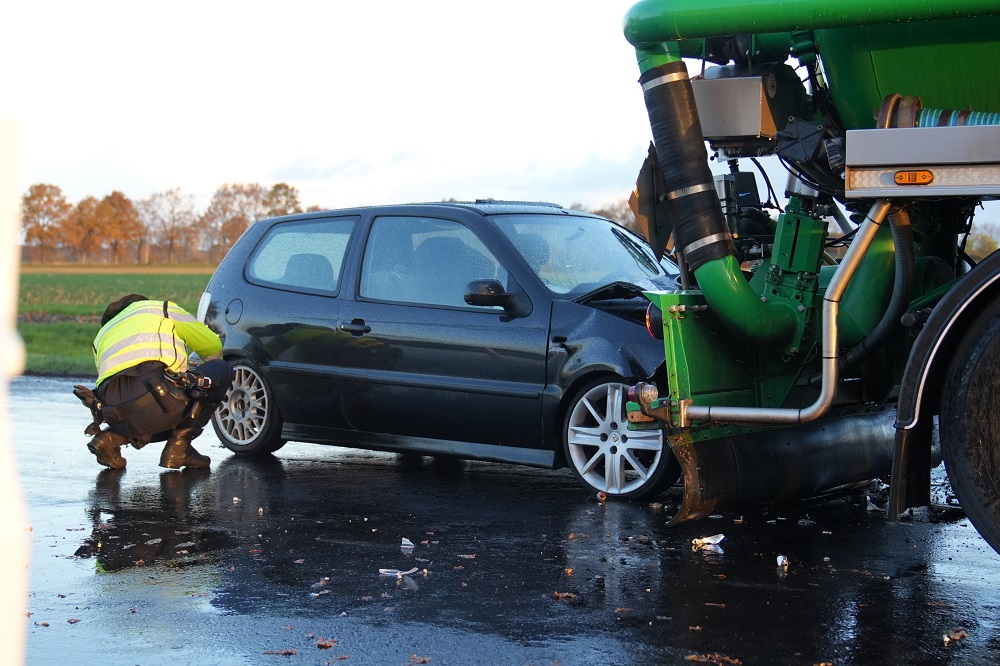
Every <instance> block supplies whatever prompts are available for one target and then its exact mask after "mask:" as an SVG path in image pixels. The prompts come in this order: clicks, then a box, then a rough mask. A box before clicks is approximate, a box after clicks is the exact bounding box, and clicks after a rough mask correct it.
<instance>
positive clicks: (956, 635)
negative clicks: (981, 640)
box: [944, 627, 969, 647]
mask: <svg viewBox="0 0 1000 666" xmlns="http://www.w3.org/2000/svg"><path fill="white" fill-rule="evenodd" d="M968 637H969V632H967V631H966V630H965V629H963V628H962V627H958V628H957V629H952V630H951V631H949V632H948V633H947V634H945V635H944V646H945V647H948V646H949V645H951V644H952V643H957V642H959V641H961V640H964V639H966V638H968Z"/></svg>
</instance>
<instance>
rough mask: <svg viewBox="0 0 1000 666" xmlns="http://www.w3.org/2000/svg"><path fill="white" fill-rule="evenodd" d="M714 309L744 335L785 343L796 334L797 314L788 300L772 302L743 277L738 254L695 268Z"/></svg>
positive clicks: (770, 343)
mask: <svg viewBox="0 0 1000 666" xmlns="http://www.w3.org/2000/svg"><path fill="white" fill-rule="evenodd" d="M694 275H695V278H696V279H697V280H698V286H699V288H700V289H701V291H702V294H704V296H705V300H706V301H707V302H708V305H709V307H710V308H711V311H712V312H713V313H714V314H715V316H716V317H717V318H718V319H719V321H721V322H722V324H723V325H724V326H725V327H726V328H727V329H729V331H731V332H732V333H733V334H734V335H737V336H739V338H740V339H742V340H744V341H746V342H749V343H751V344H756V345H760V346H768V347H781V346H783V345H785V344H787V343H788V342H789V341H790V340H791V339H792V338H793V337H794V336H795V332H796V328H797V325H798V323H797V317H796V316H795V312H794V310H792V307H791V306H790V305H788V304H787V303H769V302H767V300H766V299H765V298H761V297H760V296H758V295H757V294H756V293H755V292H754V291H753V289H751V287H750V284H749V283H748V282H747V281H746V279H745V278H744V277H743V273H742V271H741V270H740V266H739V263H738V262H737V261H736V257H734V256H732V255H729V256H726V257H722V258H721V259H714V260H712V261H709V262H708V263H706V264H704V265H702V266H700V267H699V268H698V270H696V271H695V272H694Z"/></svg>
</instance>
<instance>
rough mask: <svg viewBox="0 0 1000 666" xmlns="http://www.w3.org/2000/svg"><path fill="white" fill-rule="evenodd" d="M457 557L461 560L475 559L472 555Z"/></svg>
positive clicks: (473, 554)
mask: <svg viewBox="0 0 1000 666" xmlns="http://www.w3.org/2000/svg"><path fill="white" fill-rule="evenodd" d="M459 557H461V558H462V559H463V560H474V559H476V554H475V553H472V554H471V555H459Z"/></svg>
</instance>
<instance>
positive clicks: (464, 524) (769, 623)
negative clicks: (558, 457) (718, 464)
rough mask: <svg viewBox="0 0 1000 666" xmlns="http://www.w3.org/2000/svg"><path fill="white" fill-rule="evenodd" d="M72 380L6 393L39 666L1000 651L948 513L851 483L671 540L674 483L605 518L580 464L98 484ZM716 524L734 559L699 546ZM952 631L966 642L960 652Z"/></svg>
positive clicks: (442, 464) (318, 451)
mask: <svg viewBox="0 0 1000 666" xmlns="http://www.w3.org/2000/svg"><path fill="white" fill-rule="evenodd" d="M73 383H74V382H73V381H72V380H66V379H46V378H20V379H17V380H15V381H13V382H12V384H11V391H10V393H11V398H10V404H11V410H12V421H13V435H14V444H15V449H16V452H17V457H18V460H19V465H20V471H21V477H22V479H23V484H24V488H25V493H26V497H27V502H28V510H29V524H30V525H31V527H32V532H31V544H32V551H31V579H30V596H29V598H28V600H27V610H28V611H29V612H30V616H28V617H27V618H26V620H25V625H26V626H25V631H26V636H27V639H26V653H27V660H28V663H31V664H97V663H114V664H171V665H179V664H328V663H345V664H398V665H400V666H402V665H405V664H413V663H431V664H439V665H440V664H557V663H558V664H674V663H691V662H690V661H686V659H688V658H690V657H698V658H703V659H714V661H709V662H708V663H737V662H736V660H739V662H740V663H743V664H816V663H823V662H827V663H834V664H885V663H913V664H915V663H927V664H937V663H945V664H988V663H996V661H997V655H998V654H1000V631H998V629H1000V586H998V585H997V583H998V578H1000V576H998V571H1000V556H998V555H997V554H996V553H994V552H993V550H991V549H990V548H989V547H988V546H987V545H986V544H985V542H984V541H982V540H981V539H980V537H979V536H978V534H977V533H976V532H975V530H974V529H973V528H972V527H971V525H970V524H969V523H968V521H967V520H965V519H964V518H963V517H961V515H960V514H958V513H957V512H954V511H952V512H944V513H941V514H938V513H935V514H933V515H932V516H930V517H920V516H918V518H917V520H914V521H913V522H908V523H898V524H889V523H887V522H886V521H885V519H884V516H883V515H881V514H876V513H872V512H869V511H868V510H867V499H866V496H865V494H864V493H863V492H855V493H852V494H849V495H845V496H841V497H838V498H836V499H833V500H828V501H825V502H822V503H810V504H802V505H796V506H791V507H777V508H767V509H759V510H748V511H744V512H743V513H742V515H740V514H724V515H722V516H721V517H719V518H716V519H706V520H703V521H700V522H695V523H688V524H685V525H681V526H677V527H667V526H666V525H665V522H666V519H667V517H668V516H669V511H670V509H671V507H674V508H676V506H677V504H678V503H679V501H680V496H679V493H678V492H671V493H668V494H666V495H664V496H663V497H661V498H658V499H659V501H660V502H662V503H663V504H665V505H666V506H665V507H664V508H659V507H657V506H653V505H651V504H650V503H649V502H639V503H606V504H602V503H600V502H598V501H597V499H596V498H595V497H593V496H591V495H590V494H588V493H586V492H584V491H583V490H582V489H581V488H579V487H578V486H577V484H576V482H575V481H574V480H573V478H572V477H571V475H570V474H569V472H568V471H565V470H563V471H557V472H553V471H546V470H534V469H530V468H520V467H513V466H507V465H496V464H485V463H482V464H481V463H460V462H449V461H440V460H438V461H434V460H431V459H429V458H408V457H404V456H397V455H391V454H381V453H371V452H364V451H356V450H350V449H340V448H335V447H320V446H315V445H304V444H296V443H290V444H288V445H287V446H286V447H285V448H284V449H282V450H281V451H279V452H278V453H279V457H276V458H272V459H269V460H267V461H264V462H260V463H250V462H245V461H242V460H238V459H235V458H233V457H232V456H231V455H230V454H229V453H228V452H227V451H226V450H225V449H222V448H221V446H220V445H219V443H218V440H217V439H216V438H215V437H214V435H212V434H210V433H209V434H206V435H204V436H203V437H202V438H200V439H199V440H198V447H199V450H201V451H202V452H205V453H208V454H209V455H211V456H212V458H213V466H212V469H211V471H206V472H202V473H192V472H166V471H163V470H161V468H159V467H157V464H156V463H157V461H158V456H159V447H158V446H157V445H155V444H154V445H150V447H149V448H146V449H143V450H141V451H134V450H131V449H126V450H125V456H126V458H128V460H129V466H128V470H127V471H125V472H124V473H117V472H110V471H102V469H101V468H100V467H98V465H97V464H96V462H95V461H94V459H93V456H92V455H91V454H90V453H88V452H87V449H86V447H85V442H86V439H87V438H86V437H84V436H83V434H82V431H83V427H84V426H85V425H86V421H87V416H88V415H87V413H86V411H85V410H84V408H83V407H82V406H80V404H79V403H78V402H77V401H76V399H75V398H74V397H73V395H72V394H71V392H70V391H71V387H72V384H73ZM945 495H946V488H943V487H940V486H939V487H938V488H937V493H936V496H937V498H938V499H939V500H941V501H942V502H943V501H945V499H946V497H945ZM874 499H875V500H876V502H883V503H884V499H885V498H884V496H880V495H875V496H874ZM716 533H722V534H724V535H725V540H724V541H723V542H722V543H721V544H720V545H721V550H722V551H724V552H709V551H704V550H702V551H697V552H696V551H693V550H692V548H691V545H690V544H691V539H692V538H695V537H701V536H706V535H711V534H716ZM403 538H407V539H409V540H410V541H412V542H413V543H414V547H413V549H412V551H410V550H408V549H403V548H401V545H400V544H401V540H402V539H403ZM778 555H785V556H786V557H787V558H788V559H789V566H788V568H787V569H781V568H779V567H778V566H777V563H776V557H777V556H778ZM411 568H416V569H417V572H416V573H413V574H410V575H407V576H403V577H399V576H385V575H381V574H380V572H379V569H399V570H409V569H411ZM960 628H961V630H962V631H961V632H959V631H958V630H959V629H960ZM949 632H952V633H953V635H956V636H960V635H962V634H967V637H964V638H960V639H959V640H957V641H953V642H951V644H949V645H945V641H944V638H943V637H944V636H945V635H946V634H948V633H949ZM727 659H728V660H731V661H727ZM425 660H426V661H425Z"/></svg>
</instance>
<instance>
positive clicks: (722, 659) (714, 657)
mask: <svg viewBox="0 0 1000 666" xmlns="http://www.w3.org/2000/svg"><path fill="white" fill-rule="evenodd" d="M684 659H685V660H687V661H697V662H699V663H702V664H734V665H736V666H742V664H743V662H742V661H740V660H739V659H735V658H733V657H728V656H726V655H724V654H719V653H718V652H713V653H711V654H689V655H688V656H686V657H684Z"/></svg>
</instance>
